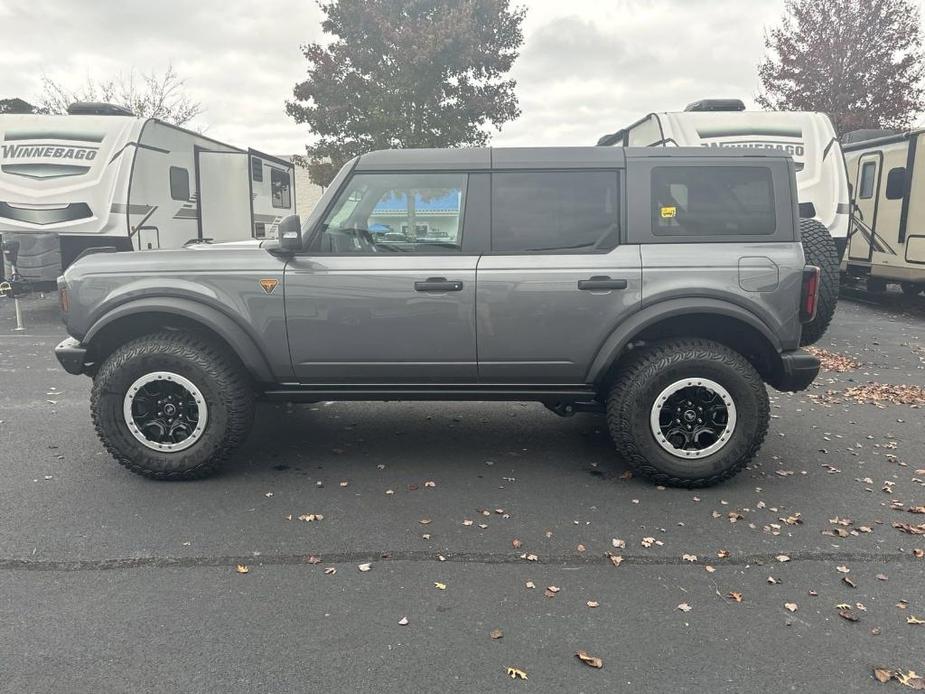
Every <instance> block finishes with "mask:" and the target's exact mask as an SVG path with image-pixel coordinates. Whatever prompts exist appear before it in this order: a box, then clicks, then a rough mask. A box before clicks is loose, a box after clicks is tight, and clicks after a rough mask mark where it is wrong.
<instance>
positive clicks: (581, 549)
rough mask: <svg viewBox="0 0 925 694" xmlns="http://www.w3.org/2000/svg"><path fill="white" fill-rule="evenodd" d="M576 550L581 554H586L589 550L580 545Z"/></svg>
mask: <svg viewBox="0 0 925 694" xmlns="http://www.w3.org/2000/svg"><path fill="white" fill-rule="evenodd" d="M575 549H576V550H578V551H579V552H586V551H587V550H588V548H587V547H585V546H584V545H578V546H577V547H576V548H575Z"/></svg>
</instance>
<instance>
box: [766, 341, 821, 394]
mask: <svg viewBox="0 0 925 694" xmlns="http://www.w3.org/2000/svg"><path fill="white" fill-rule="evenodd" d="M818 375H819V360H818V359H817V358H816V357H814V356H813V355H812V354H809V353H808V352H804V351H803V350H801V349H797V350H794V351H792V352H784V353H782V354H781V355H780V367H779V369H778V370H777V373H776V374H775V375H774V378H773V380H771V381H769V384H770V385H771V386H772V387H773V388H776V389H777V390H780V391H784V392H785V393H793V392H797V391H800V390H806V389H807V388H809V384H810V383H812V382H813V381H814V380H816V376H818Z"/></svg>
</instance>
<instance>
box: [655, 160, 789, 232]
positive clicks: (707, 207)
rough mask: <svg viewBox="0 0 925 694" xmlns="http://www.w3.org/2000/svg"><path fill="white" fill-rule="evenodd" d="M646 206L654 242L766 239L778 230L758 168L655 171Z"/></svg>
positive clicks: (769, 187)
mask: <svg viewBox="0 0 925 694" xmlns="http://www.w3.org/2000/svg"><path fill="white" fill-rule="evenodd" d="M651 204H652V229H653V233H655V235H656V236H695V237H701V236H745V235H766V234H773V233H774V231H775V229H776V226H777V224H776V219H775V213H774V186H773V183H772V179H771V170H770V169H769V168H766V167H763V166H657V167H655V168H653V169H652V201H651Z"/></svg>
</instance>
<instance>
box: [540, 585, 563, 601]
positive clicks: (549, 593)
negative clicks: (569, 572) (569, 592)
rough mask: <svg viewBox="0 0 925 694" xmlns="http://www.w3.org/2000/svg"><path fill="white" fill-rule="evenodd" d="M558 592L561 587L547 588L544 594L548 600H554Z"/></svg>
mask: <svg viewBox="0 0 925 694" xmlns="http://www.w3.org/2000/svg"><path fill="white" fill-rule="evenodd" d="M558 592H559V586H547V587H546V590H545V591H544V592H543V595H545V596H546V597H547V598H554V597H556V593H558Z"/></svg>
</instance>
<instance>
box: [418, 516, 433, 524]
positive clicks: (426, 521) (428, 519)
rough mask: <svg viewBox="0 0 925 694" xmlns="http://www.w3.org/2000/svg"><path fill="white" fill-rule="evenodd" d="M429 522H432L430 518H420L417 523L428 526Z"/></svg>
mask: <svg viewBox="0 0 925 694" xmlns="http://www.w3.org/2000/svg"><path fill="white" fill-rule="evenodd" d="M431 522H432V521H431V520H430V518H422V519H421V520H419V521H418V523H420V524H421V525H430V524H431Z"/></svg>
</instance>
